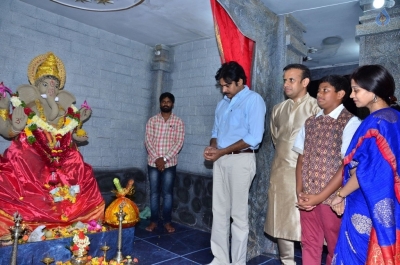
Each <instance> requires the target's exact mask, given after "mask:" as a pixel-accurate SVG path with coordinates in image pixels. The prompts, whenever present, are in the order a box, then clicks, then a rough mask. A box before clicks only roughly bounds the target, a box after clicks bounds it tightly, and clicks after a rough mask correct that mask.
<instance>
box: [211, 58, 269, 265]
mask: <svg viewBox="0 0 400 265" xmlns="http://www.w3.org/2000/svg"><path fill="white" fill-rule="evenodd" d="M215 79H216V80H217V82H218V83H219V85H220V87H221V89H222V93H223V94H224V98H223V99H222V100H221V101H220V102H219V103H218V105H217V108H216V110H215V121H214V127H213V129H212V136H211V140H210V146H208V147H206V149H205V150H204V158H205V159H206V160H209V161H213V162H214V166H213V195H212V211H213V224H212V230H211V250H212V252H213V255H214V259H213V261H212V262H211V263H210V264H213V265H227V264H231V262H230V261H229V230H231V234H232V239H231V257H232V264H235V265H245V264H246V252H247V251H246V250H247V239H248V234H249V224H248V197H249V189H250V185H251V182H252V180H253V178H254V175H255V173H256V158H255V152H256V151H257V149H258V147H259V145H260V143H261V140H262V137H263V133H264V118H265V102H264V100H263V99H262V97H261V96H260V95H259V94H257V93H256V92H254V91H251V90H249V88H248V87H247V86H246V81H247V80H246V75H245V72H244V70H243V68H242V67H241V66H240V65H239V64H238V63H237V62H229V63H224V64H222V66H221V68H220V69H219V70H218V71H217V73H216V75H215ZM231 217H232V219H233V222H232V226H231V229H229V228H230V225H231V221H230V219H231Z"/></svg>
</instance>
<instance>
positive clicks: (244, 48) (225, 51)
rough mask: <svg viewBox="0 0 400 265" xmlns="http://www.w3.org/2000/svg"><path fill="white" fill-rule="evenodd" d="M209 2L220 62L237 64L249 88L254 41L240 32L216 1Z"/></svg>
mask: <svg viewBox="0 0 400 265" xmlns="http://www.w3.org/2000/svg"><path fill="white" fill-rule="evenodd" d="M210 1H211V9H212V12H213V17H214V29H215V36H216V38H217V43H218V49H219V53H220V56H221V62H222V63H225V62H230V61H236V62H238V63H239V64H240V65H241V66H242V67H243V69H244V72H245V73H246V77H247V86H248V87H250V86H251V66H252V62H253V48H254V41H253V40H251V39H249V38H247V37H246V36H244V35H243V34H242V33H241V32H240V30H239V29H238V28H237V27H236V25H235V23H234V22H233V20H232V19H231V17H230V16H229V14H228V13H227V12H226V11H225V9H224V8H223V7H222V6H221V5H220V3H218V1H217V0H210Z"/></svg>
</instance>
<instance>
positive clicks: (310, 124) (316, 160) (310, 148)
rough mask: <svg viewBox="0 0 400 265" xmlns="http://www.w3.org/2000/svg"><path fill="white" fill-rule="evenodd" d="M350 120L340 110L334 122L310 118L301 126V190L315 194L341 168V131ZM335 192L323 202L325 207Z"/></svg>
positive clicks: (322, 116)
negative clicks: (302, 143) (302, 138)
mask: <svg viewBox="0 0 400 265" xmlns="http://www.w3.org/2000/svg"><path fill="white" fill-rule="evenodd" d="M352 117H353V114H351V113H350V112H349V111H348V110H347V109H345V108H344V109H343V110H342V112H341V113H340V114H339V116H338V118H337V119H334V118H332V117H330V116H329V115H320V116H318V117H316V115H314V116H311V117H310V118H308V119H307V120H306V123H305V134H306V138H305V141H304V151H303V167H302V171H301V173H302V176H303V191H304V192H305V193H307V194H318V193H320V192H321V191H322V190H323V189H324V187H325V186H326V185H327V184H328V182H329V181H330V179H331V178H332V177H333V176H334V175H335V173H336V171H337V170H338V168H339V166H340V165H341V161H342V156H341V151H340V150H341V147H342V136H343V130H344V128H345V127H346V124H347V123H348V121H349V120H350V119H351V118H352ZM334 195H335V193H334V194H332V195H331V196H330V197H329V198H328V199H326V200H325V201H324V202H323V203H324V204H329V203H330V202H331V200H332V199H333V197H334Z"/></svg>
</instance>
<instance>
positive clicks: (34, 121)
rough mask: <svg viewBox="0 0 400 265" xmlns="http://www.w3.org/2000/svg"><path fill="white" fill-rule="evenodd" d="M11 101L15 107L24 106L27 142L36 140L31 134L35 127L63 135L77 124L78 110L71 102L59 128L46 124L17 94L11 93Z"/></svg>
mask: <svg viewBox="0 0 400 265" xmlns="http://www.w3.org/2000/svg"><path fill="white" fill-rule="evenodd" d="M10 100H11V103H12V105H13V106H14V107H15V108H16V107H19V106H22V107H24V112H25V114H27V115H28V121H27V123H26V126H25V129H24V132H25V133H26V136H27V137H28V142H29V143H30V144H32V143H34V142H35V141H36V139H35V136H33V134H32V131H34V130H36V129H37V128H40V129H42V130H43V131H47V132H49V133H51V134H52V135H58V134H59V135H61V136H64V135H65V134H67V133H68V132H70V131H72V130H74V129H75V128H76V127H77V126H78V125H79V121H80V119H79V110H78V109H77V108H76V107H75V106H74V105H73V104H72V105H71V107H70V108H68V112H67V116H66V119H65V122H64V126H63V127H62V128H60V129H57V128H54V127H53V126H52V125H50V124H48V123H47V122H46V121H44V120H43V119H42V118H40V117H38V115H36V113H35V112H34V111H32V110H31V109H30V108H28V107H26V104H25V102H23V101H21V100H20V99H19V97H18V95H15V94H14V95H13V96H12V97H11V99H10Z"/></svg>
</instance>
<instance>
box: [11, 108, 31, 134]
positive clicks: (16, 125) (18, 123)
mask: <svg viewBox="0 0 400 265" xmlns="http://www.w3.org/2000/svg"><path fill="white" fill-rule="evenodd" d="M27 121H28V116H27V115H26V114H25V112H24V108H23V107H16V108H15V109H14V110H13V113H12V130H13V132H14V133H18V132H21V131H22V130H23V129H24V128H25V125H26V122H27Z"/></svg>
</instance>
